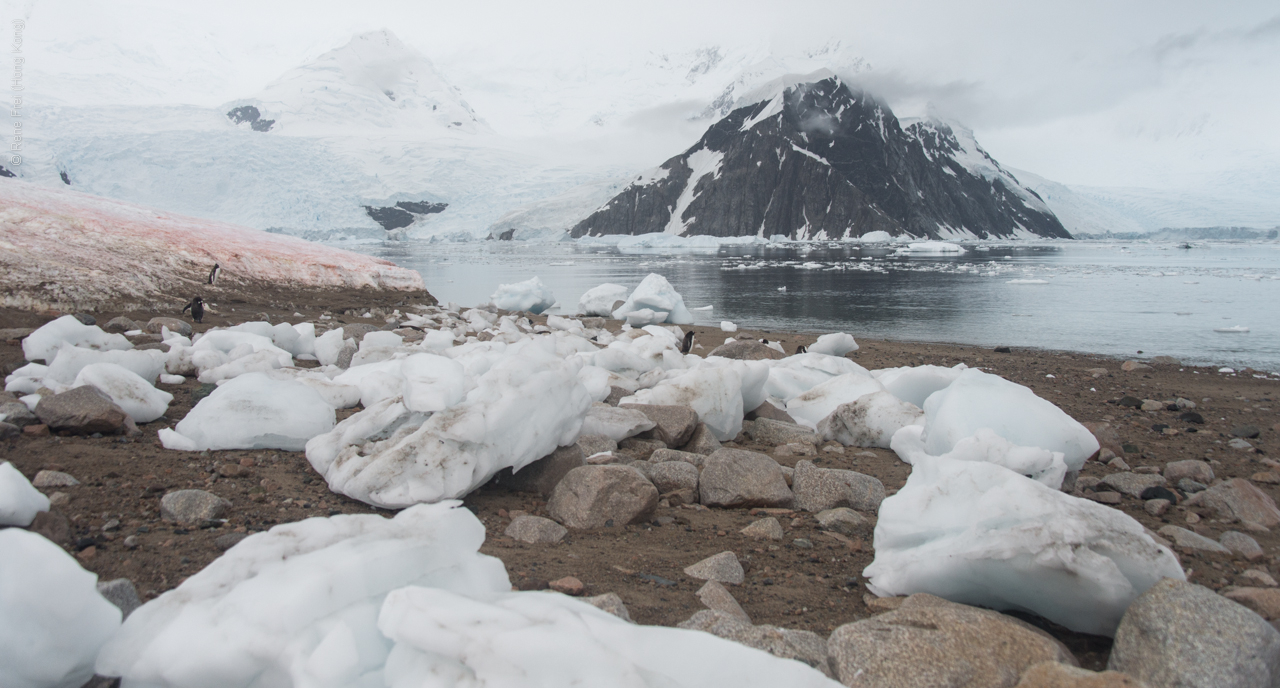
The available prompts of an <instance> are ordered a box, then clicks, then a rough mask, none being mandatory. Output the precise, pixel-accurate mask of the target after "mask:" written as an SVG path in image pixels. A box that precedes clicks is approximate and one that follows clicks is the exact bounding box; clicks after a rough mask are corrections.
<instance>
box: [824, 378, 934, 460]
mask: <svg viewBox="0 0 1280 688" xmlns="http://www.w3.org/2000/svg"><path fill="white" fill-rule="evenodd" d="M923 424H924V412H923V411H921V410H920V408H919V407H918V406H916V405H914V404H908V403H906V402H905V401H902V400H901V399H899V398H897V397H895V396H894V395H892V394H890V393H889V392H872V393H870V394H864V395H862V396H860V397H858V398H857V400H855V401H851V402H849V403H847V404H841V405H839V406H837V407H836V410H834V411H832V412H831V414H830V415H828V416H827V417H826V418H823V419H822V420H821V421H819V423H818V427H817V430H818V434H819V435H821V436H822V439H823V440H824V441H826V440H835V441H837V442H839V443H840V444H843V445H845V446H846V447H880V448H881V449H888V448H889V446H890V442H891V441H892V440H893V437H894V433H896V432H898V431H899V430H901V429H902V428H904V427H906V426H908V425H911V426H916V425H923ZM908 463H910V462H908Z"/></svg>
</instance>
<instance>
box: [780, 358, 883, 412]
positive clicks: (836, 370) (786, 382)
mask: <svg viewBox="0 0 1280 688" xmlns="http://www.w3.org/2000/svg"><path fill="white" fill-rule="evenodd" d="M768 365H769V366H770V369H769V381H768V382H766V383H765V387H764V391H765V393H766V394H768V395H769V396H771V397H774V398H776V399H781V400H783V401H791V400H792V399H793V398H795V397H797V396H799V395H801V394H803V393H805V392H807V391H809V390H811V389H813V388H814V387H816V386H818V385H820V384H822V383H824V382H826V381H827V380H830V379H831V378H833V377H840V376H841V375H848V374H849V373H861V374H862V375H867V376H870V375H871V373H869V372H867V369H866V368H863V367H862V366H860V365H858V364H857V363H854V362H853V361H850V360H849V359H847V358H842V357H840V356H829V355H827V354H820V353H814V352H813V351H810V352H809V353H804V354H796V355H794V356H788V357H786V358H784V359H782V360H781V361H770V362H768Z"/></svg>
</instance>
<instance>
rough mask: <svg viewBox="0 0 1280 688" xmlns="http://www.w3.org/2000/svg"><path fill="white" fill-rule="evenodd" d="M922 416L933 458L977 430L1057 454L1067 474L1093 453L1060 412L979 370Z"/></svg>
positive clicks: (937, 396) (1088, 438)
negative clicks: (1061, 459)
mask: <svg viewBox="0 0 1280 688" xmlns="http://www.w3.org/2000/svg"><path fill="white" fill-rule="evenodd" d="M787 410H788V412H790V407H788V409H787ZM924 414H925V426H924V427H925V431H924V435H923V439H924V445H925V450H926V451H927V452H929V453H930V454H932V455H934V456H939V455H942V454H945V453H947V452H949V451H951V450H952V448H954V447H955V446H956V443H957V442H959V441H960V440H962V439H964V438H966V437H970V436H972V435H973V434H974V433H976V432H977V431H978V430H980V429H982V428H990V429H991V430H992V431H994V432H995V433H996V434H997V435H1000V436H1001V437H1003V438H1005V439H1007V440H1009V441H1010V442H1012V443H1013V444H1016V445H1019V446H1023V447H1040V448H1041V449H1048V450H1049V451H1054V452H1061V453H1062V455H1063V460H1064V461H1066V463H1067V470H1071V471H1078V470H1080V469H1081V468H1082V467H1083V466H1084V462H1085V460H1086V459H1088V458H1089V457H1090V456H1092V455H1093V453H1094V452H1096V451H1098V440H1097V439H1095V438H1094V436H1093V434H1092V433H1090V432H1089V430H1088V429H1086V428H1085V427H1084V426H1083V425H1081V424H1080V423H1078V422H1076V421H1075V419H1073V418H1072V417H1071V416H1068V415H1067V414H1066V413H1065V412H1064V411H1063V410H1062V409H1060V408H1058V407H1057V406H1054V405H1053V404H1052V403H1051V402H1049V401H1046V400H1044V399H1041V398H1040V397H1038V396H1036V394H1035V392H1032V391H1031V390H1030V389H1028V388H1026V387H1023V386H1022V385H1019V384H1017V383H1014V382H1010V381H1008V380H1005V379H1004V378H1002V377H1000V376H998V375H991V374H989V373H984V372H982V371H981V370H976V369H970V370H966V371H964V372H962V373H960V375H959V376H958V377H957V378H956V380H955V382H952V383H951V384H950V385H949V386H947V387H946V388H945V389H943V390H940V391H938V392H936V393H934V394H932V395H930V396H929V398H928V400H927V401H925V404H924ZM792 416H795V414H794V413H793V414H792Z"/></svg>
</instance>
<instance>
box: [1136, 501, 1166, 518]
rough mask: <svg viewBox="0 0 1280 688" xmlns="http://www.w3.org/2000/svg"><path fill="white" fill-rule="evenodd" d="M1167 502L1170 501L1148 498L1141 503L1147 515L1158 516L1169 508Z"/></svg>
mask: <svg viewBox="0 0 1280 688" xmlns="http://www.w3.org/2000/svg"><path fill="white" fill-rule="evenodd" d="M1169 504H1170V502H1169V500H1167V499H1148V500H1147V501H1146V503H1145V504H1143V505H1142V508H1143V510H1145V511H1146V512H1147V513H1148V514H1149V515H1151V516H1154V517H1157V518H1159V517H1160V516H1163V515H1164V514H1165V512H1166V511H1168V510H1169Z"/></svg>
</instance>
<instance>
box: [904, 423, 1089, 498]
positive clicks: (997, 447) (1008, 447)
mask: <svg viewBox="0 0 1280 688" xmlns="http://www.w3.org/2000/svg"><path fill="white" fill-rule="evenodd" d="M923 432H924V428H923V427H922V426H911V427H903V428H902V431H901V432H898V433H896V434H894V435H893V438H892V441H891V443H890V444H889V448H890V449H893V451H894V453H896V454H897V455H898V458H900V459H902V460H903V462H905V463H909V464H913V465H914V464H915V463H917V462H918V461H921V460H925V459H932V458H935V457H933V456H932V455H930V454H929V453H928V452H927V451H925V448H924V441H923V440H922V439H921V435H922V434H923ZM936 458H940V459H950V460H952V461H983V462H986V463H993V464H995V465H997V466H1004V467H1005V468H1008V469H1009V470H1011V471H1013V472H1014V473H1017V474H1018V475H1023V476H1026V477H1028V478H1031V479H1032V480H1034V481H1036V482H1038V483H1041V484H1043V485H1045V486H1047V487H1051V488H1053V489H1055V490H1057V489H1061V487H1062V479H1063V478H1065V477H1066V475H1067V464H1066V462H1065V461H1063V460H1062V452H1051V451H1049V450H1048V449H1041V448H1040V447H1019V446H1017V445H1015V444H1013V443H1012V442H1010V441H1009V440H1006V439H1005V438H1003V437H1001V436H999V435H997V434H996V433H994V432H992V431H991V430H990V429H988V428H982V429H981V430H978V431H977V432H976V433H974V434H973V436H972V437H966V438H964V439H962V440H960V441H959V442H956V446H955V447H954V448H953V449H952V450H951V451H949V452H947V453H946V454H943V455H941V456H939V457H936Z"/></svg>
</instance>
